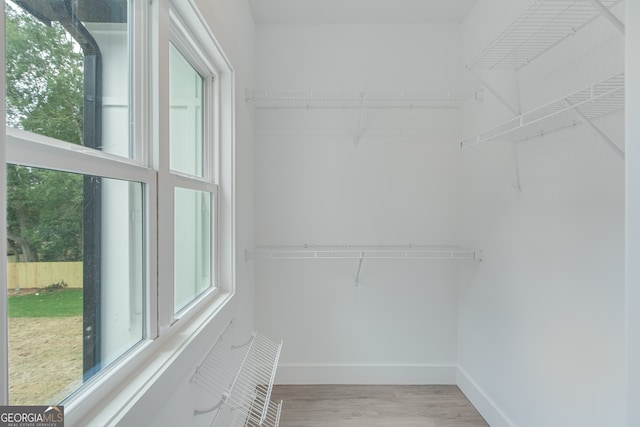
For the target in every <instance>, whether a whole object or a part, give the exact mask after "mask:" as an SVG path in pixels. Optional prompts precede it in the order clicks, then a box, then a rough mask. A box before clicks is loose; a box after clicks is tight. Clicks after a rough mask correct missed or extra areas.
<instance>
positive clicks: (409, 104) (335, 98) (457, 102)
mask: <svg viewBox="0 0 640 427" xmlns="http://www.w3.org/2000/svg"><path fill="white" fill-rule="evenodd" d="M474 96H475V94H472V93H452V92H442V93H429V92H355V91H333V92H331V91H329V92H326V91H260V90H247V91H246V95H245V100H246V101H247V102H251V103H253V104H254V105H255V106H256V108H260V109H309V110H312V109H425V108H443V109H455V108H459V107H460V106H461V105H462V104H464V103H465V102H467V101H469V100H470V99H473V97H474Z"/></svg>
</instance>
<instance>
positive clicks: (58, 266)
mask: <svg viewBox="0 0 640 427" xmlns="http://www.w3.org/2000/svg"><path fill="white" fill-rule="evenodd" d="M7 267H8V268H7V270H8V271H7V288H8V289H33V288H45V287H47V286H49V285H53V284H56V283H61V282H62V281H64V283H66V285H67V286H68V287H69V288H82V262H81V261H78V262H9V263H7Z"/></svg>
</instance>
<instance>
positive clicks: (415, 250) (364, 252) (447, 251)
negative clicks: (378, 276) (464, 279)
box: [245, 245, 482, 285]
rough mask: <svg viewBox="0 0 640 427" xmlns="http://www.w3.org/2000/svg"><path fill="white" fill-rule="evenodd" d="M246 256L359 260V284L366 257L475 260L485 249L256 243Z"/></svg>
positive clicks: (251, 257) (432, 246) (479, 259)
mask: <svg viewBox="0 0 640 427" xmlns="http://www.w3.org/2000/svg"><path fill="white" fill-rule="evenodd" d="M245 257H246V259H271V260H276V259H279V260H357V261H358V269H357V272H356V278H355V284H356V285H358V284H359V283H360V272H361V271H362V263H363V261H364V260H365V259H367V260H425V259H429V260H473V261H482V251H479V250H475V249H469V248H463V247H461V246H451V245H440V246H437V245H404V246H403V245H378V246H354V245H342V246H340V245H334V246H315V245H302V246H278V245H276V246H257V247H256V248H255V249H253V250H247V251H246V254H245Z"/></svg>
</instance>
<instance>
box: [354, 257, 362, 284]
mask: <svg viewBox="0 0 640 427" xmlns="http://www.w3.org/2000/svg"><path fill="white" fill-rule="evenodd" d="M363 260H364V252H360V260H359V261H358V271H357V272H356V283H355V285H356V286H358V285H359V284H360V270H362V261H363Z"/></svg>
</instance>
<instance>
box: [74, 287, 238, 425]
mask: <svg viewBox="0 0 640 427" xmlns="http://www.w3.org/2000/svg"><path fill="white" fill-rule="evenodd" d="M232 297H233V292H229V291H221V292H218V293H217V294H216V295H215V298H214V299H213V302H211V303H210V304H203V307H202V308H201V309H200V310H199V311H197V312H194V313H193V316H189V318H188V319H182V320H180V321H178V322H176V323H175V324H174V325H173V326H172V327H171V328H170V329H169V330H168V331H167V332H166V333H164V334H163V335H161V336H160V337H158V338H157V339H155V340H147V341H145V342H143V343H141V344H140V345H139V346H138V347H137V348H135V349H134V350H133V351H132V352H130V353H129V354H127V355H125V356H124V357H123V359H122V360H120V361H118V362H116V363H115V364H114V366H112V367H110V368H106V369H105V372H104V373H103V374H101V375H98V378H96V379H95V380H92V381H91V382H90V383H89V384H87V386H86V387H84V388H81V389H80V390H79V391H78V392H77V394H76V395H75V396H72V397H71V398H70V400H69V402H65V421H66V425H67V426H92V425H96V426H109V425H117V424H118V422H119V421H120V420H121V419H122V418H123V417H125V416H126V415H127V413H128V412H129V411H130V410H131V409H132V408H133V407H134V406H135V405H136V403H137V402H138V401H139V400H140V399H141V398H142V397H143V396H144V395H145V393H146V392H147V391H148V390H149V389H150V388H151V387H152V386H153V384H154V383H155V382H156V381H157V380H158V379H159V378H160V377H161V376H162V375H163V374H164V373H165V372H166V371H167V370H168V369H169V368H170V367H171V366H172V364H173V363H174V362H175V361H176V360H177V359H178V358H179V357H180V356H181V355H182V354H183V353H184V352H185V351H186V350H187V348H188V347H189V345H190V344H191V343H193V342H194V340H196V339H197V337H198V336H199V334H200V333H201V332H202V331H203V330H205V329H206V328H207V327H210V326H211V325H212V322H213V321H217V320H220V322H219V323H220V324H221V325H222V324H226V323H227V322H228V321H230V320H231V317H232V315H228V317H229V319H226V317H227V315H226V314H225V313H223V310H224V308H225V307H227V306H228V305H229V304H228V303H229V301H231V299H232ZM226 311H227V312H229V310H226ZM225 319H226V320H225Z"/></svg>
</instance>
